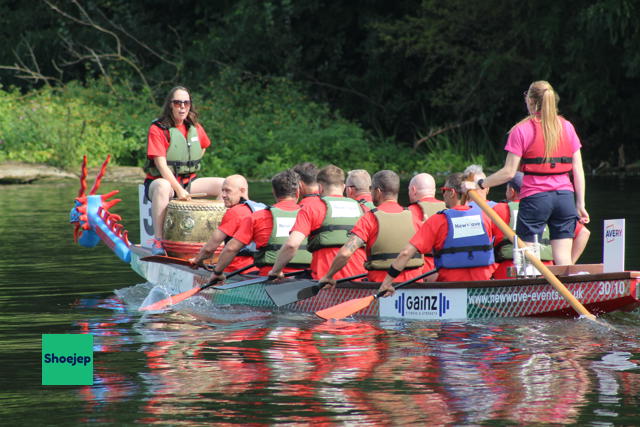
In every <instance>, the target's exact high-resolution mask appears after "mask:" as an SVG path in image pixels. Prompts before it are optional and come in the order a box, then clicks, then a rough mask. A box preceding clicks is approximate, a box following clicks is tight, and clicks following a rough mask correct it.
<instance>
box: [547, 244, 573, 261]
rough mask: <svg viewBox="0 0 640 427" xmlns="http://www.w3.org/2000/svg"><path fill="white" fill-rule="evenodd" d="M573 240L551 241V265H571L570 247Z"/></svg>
mask: <svg viewBox="0 0 640 427" xmlns="http://www.w3.org/2000/svg"><path fill="white" fill-rule="evenodd" d="M572 246H573V239H556V240H552V241H551V251H552V252H553V263H554V264H555V265H571V264H573V262H572V260H571V247H572Z"/></svg>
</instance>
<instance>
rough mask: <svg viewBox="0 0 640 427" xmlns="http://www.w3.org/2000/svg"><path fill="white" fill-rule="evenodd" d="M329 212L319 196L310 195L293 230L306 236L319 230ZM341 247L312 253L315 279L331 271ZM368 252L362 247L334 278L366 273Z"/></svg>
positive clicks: (312, 270)
mask: <svg viewBox="0 0 640 427" xmlns="http://www.w3.org/2000/svg"><path fill="white" fill-rule="evenodd" d="M331 197H343V196H342V195H332V196H331ZM326 214H327V205H325V203H324V202H323V201H322V199H320V198H319V197H308V198H307V201H305V203H304V205H303V206H302V209H300V212H298V216H297V217H296V222H295V224H293V228H292V229H291V231H298V232H300V233H302V234H304V235H305V236H307V237H309V234H310V233H311V232H312V231H313V230H317V229H318V228H320V226H321V225H322V221H324V217H325V215H326ZM339 249H340V248H322V249H319V250H317V251H315V252H313V253H312V257H311V276H312V277H313V278H314V279H320V278H322V277H323V276H324V275H325V274H327V272H328V271H329V267H330V266H331V263H332V262H333V259H334V258H335V256H336V254H337V253H338V250H339ZM365 259H366V254H365V252H364V249H362V248H360V249H358V250H356V251H355V252H354V254H353V255H352V256H351V258H350V259H349V262H347V265H345V266H344V268H342V269H341V270H340V271H338V273H336V275H335V276H334V279H342V278H343V277H350V276H355V275H357V274H362V273H366V272H367V270H365V268H364V261H365Z"/></svg>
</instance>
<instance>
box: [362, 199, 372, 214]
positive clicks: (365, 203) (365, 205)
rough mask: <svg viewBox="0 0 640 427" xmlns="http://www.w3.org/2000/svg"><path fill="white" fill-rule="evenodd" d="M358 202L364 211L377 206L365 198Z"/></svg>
mask: <svg viewBox="0 0 640 427" xmlns="http://www.w3.org/2000/svg"><path fill="white" fill-rule="evenodd" d="M358 203H360V209H362V212H364V213H367V212H369V211H370V210H372V209H374V208H375V207H376V205H374V204H373V202H370V201H368V200H365V199H360V200H358Z"/></svg>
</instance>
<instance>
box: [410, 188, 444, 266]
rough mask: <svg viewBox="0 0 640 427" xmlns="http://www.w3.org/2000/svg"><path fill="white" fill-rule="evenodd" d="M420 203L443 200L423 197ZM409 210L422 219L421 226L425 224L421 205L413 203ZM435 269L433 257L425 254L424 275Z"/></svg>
mask: <svg viewBox="0 0 640 427" xmlns="http://www.w3.org/2000/svg"><path fill="white" fill-rule="evenodd" d="M418 201H419V202H432V203H434V202H441V201H442V200H438V199H436V198H434V197H423V198H422V199H420V200H418ZM409 210H410V211H411V213H412V214H414V215H416V216H417V217H418V218H420V224H423V223H424V221H423V220H422V219H423V218H424V212H423V211H422V208H421V207H420V205H418V204H416V203H411V204H410V205H409ZM434 268H436V267H435V261H434V260H433V255H432V254H430V253H428V254H424V267H423V269H422V272H423V273H426V272H428V271H431V270H433V269H434Z"/></svg>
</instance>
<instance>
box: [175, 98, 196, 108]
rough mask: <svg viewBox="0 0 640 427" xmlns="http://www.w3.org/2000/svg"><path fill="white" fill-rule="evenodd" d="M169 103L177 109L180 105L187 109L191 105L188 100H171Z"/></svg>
mask: <svg viewBox="0 0 640 427" xmlns="http://www.w3.org/2000/svg"><path fill="white" fill-rule="evenodd" d="M171 103H172V104H173V105H174V106H175V107H179V106H181V105H184V106H185V107H188V106H190V105H191V101H189V100H188V99H187V100H186V101H180V100H179V99H173V100H171Z"/></svg>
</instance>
